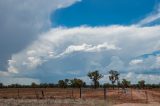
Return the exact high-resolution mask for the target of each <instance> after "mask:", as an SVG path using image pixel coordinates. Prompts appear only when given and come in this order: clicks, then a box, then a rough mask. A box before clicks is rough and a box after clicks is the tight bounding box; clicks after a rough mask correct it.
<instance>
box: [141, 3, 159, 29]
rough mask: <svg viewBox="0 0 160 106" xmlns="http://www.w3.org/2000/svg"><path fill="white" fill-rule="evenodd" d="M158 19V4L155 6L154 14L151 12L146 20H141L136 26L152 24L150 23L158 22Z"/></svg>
mask: <svg viewBox="0 0 160 106" xmlns="http://www.w3.org/2000/svg"><path fill="white" fill-rule="evenodd" d="M159 19H160V4H158V5H157V7H156V9H155V11H154V12H152V13H151V14H150V15H149V16H147V17H146V18H144V19H143V20H141V21H140V22H139V23H138V25H140V26H142V25H147V24H149V23H152V22H154V21H156V20H159Z"/></svg>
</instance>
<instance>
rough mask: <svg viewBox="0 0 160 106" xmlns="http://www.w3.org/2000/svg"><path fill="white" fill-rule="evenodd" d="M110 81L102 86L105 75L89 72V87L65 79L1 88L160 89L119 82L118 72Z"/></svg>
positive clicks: (82, 83)
mask: <svg viewBox="0 0 160 106" xmlns="http://www.w3.org/2000/svg"><path fill="white" fill-rule="evenodd" d="M109 74H110V75H109V80H110V81H111V84H110V83H104V84H100V83H99V80H100V79H101V78H103V75H102V74H100V73H99V71H98V70H95V71H92V72H88V74H87V76H88V77H89V78H90V79H91V80H92V83H91V84H90V85H87V84H86V82H84V81H83V80H81V79H78V78H74V79H64V80H59V81H58V83H57V84H54V83H41V84H36V83H34V82H33V83H32V84H31V85H20V84H11V85H3V83H0V88H54V87H56V88H57V87H59V88H81V87H84V88H113V89H114V88H129V87H132V88H140V89H144V88H160V83H159V84H145V81H144V80H140V81H138V83H137V84H131V82H130V81H128V80H127V79H122V81H120V80H119V76H120V73H119V72H118V71H114V70H110V71H109Z"/></svg>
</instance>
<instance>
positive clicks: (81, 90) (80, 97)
mask: <svg viewBox="0 0 160 106" xmlns="http://www.w3.org/2000/svg"><path fill="white" fill-rule="evenodd" d="M79 93H80V98H81V97H82V89H81V87H80V92H79Z"/></svg>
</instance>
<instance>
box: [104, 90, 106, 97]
mask: <svg viewBox="0 0 160 106" xmlns="http://www.w3.org/2000/svg"><path fill="white" fill-rule="evenodd" d="M104 99H106V88H105V87H104Z"/></svg>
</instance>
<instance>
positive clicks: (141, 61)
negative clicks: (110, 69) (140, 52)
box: [129, 59, 143, 65]
mask: <svg viewBox="0 0 160 106" xmlns="http://www.w3.org/2000/svg"><path fill="white" fill-rule="evenodd" d="M141 63H143V60H141V59H135V60H132V61H131V62H130V63H129V64H130V65H137V64H141Z"/></svg>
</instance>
